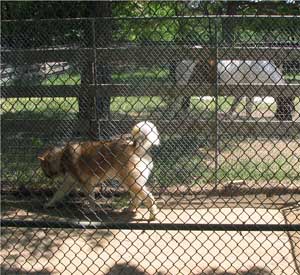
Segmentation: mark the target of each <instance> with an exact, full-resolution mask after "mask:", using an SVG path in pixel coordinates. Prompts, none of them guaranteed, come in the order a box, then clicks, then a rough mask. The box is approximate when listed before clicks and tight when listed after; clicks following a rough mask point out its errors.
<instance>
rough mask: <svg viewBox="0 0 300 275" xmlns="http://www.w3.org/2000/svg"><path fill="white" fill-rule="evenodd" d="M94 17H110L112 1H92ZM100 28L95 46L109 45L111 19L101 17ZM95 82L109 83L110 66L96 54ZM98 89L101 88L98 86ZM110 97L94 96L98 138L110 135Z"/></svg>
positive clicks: (103, 46)
mask: <svg viewBox="0 0 300 275" xmlns="http://www.w3.org/2000/svg"><path fill="white" fill-rule="evenodd" d="M93 4H94V15H95V17H100V18H103V17H112V3H111V2H109V1H103V2H93ZM100 22H101V28H99V27H100V26H97V24H96V29H95V41H96V42H95V43H96V48H97V47H100V48H106V47H109V45H110V44H111V40H112V21H111V20H110V19H108V20H106V19H102V20H101V21H100ZM95 62H96V84H107V83H111V67H110V64H108V63H107V62H106V61H105V60H101V59H99V60H98V58H97V56H96V60H95ZM98 89H101V87H99V88H98ZM110 99H111V98H110V97H109V96H96V118H97V127H98V129H97V134H98V137H99V138H100V139H106V138H109V137H110V133H109V132H108V126H109V125H108V124H109V120H110V117H111V115H110Z"/></svg>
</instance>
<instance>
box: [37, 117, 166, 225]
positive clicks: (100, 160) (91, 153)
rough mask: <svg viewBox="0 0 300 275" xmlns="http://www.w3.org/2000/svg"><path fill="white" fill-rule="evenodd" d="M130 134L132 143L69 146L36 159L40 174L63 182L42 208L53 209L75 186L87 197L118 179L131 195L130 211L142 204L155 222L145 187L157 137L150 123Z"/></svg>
mask: <svg viewBox="0 0 300 275" xmlns="http://www.w3.org/2000/svg"><path fill="white" fill-rule="evenodd" d="M131 134H132V140H131V141H128V140H124V139H122V138H120V139H116V140H111V141H90V142H79V143H73V142H72V143H68V144H66V145H65V146H54V147H51V148H50V149H47V150H46V151H45V152H44V153H43V154H42V155H40V156H39V157H38V159H39V160H40V162H41V167H42V170H43V172H44V173H45V175H46V176H47V177H50V178H54V177H56V176H60V175H64V179H65V180H64V183H63V184H62V186H61V187H60V188H59V189H58V191H57V192H56V193H55V194H54V196H53V198H52V199H51V200H50V201H49V202H48V203H46V205H45V207H53V206H54V205H55V204H56V203H57V202H59V201H61V200H62V199H63V197H64V196H65V195H66V194H68V193H69V192H70V191H71V190H72V189H73V188H74V187H76V185H77V184H79V186H80V187H81V188H82V190H83V191H84V192H85V194H86V195H87V196H89V195H90V194H91V192H92V191H93V189H94V187H95V186H96V184H97V183H99V182H104V181H105V180H107V179H117V180H118V181H119V182H120V183H121V184H122V185H123V186H124V187H125V188H126V189H127V190H128V191H129V192H130V195H131V198H132V200H131V205H130V207H129V210H130V211H133V212H135V211H136V209H137V208H138V207H139V206H140V204H141V203H144V204H145V206H146V207H147V208H148V209H149V211H150V218H149V219H150V220H154V219H155V215H156V214H157V212H158V209H157V207H156V204H155V200H154V197H153V195H152V194H151V193H150V192H149V191H148V189H147V188H146V183H147V181H148V178H149V176H150V174H151V170H152V168H153V162H152V158H151V156H150V155H149V153H148V151H149V149H150V148H151V147H152V146H153V145H159V143H160V141H159V134H158V131H157V129H156V127H155V126H154V124H153V123H151V122H149V121H143V122H140V123H138V124H136V125H135V126H134V127H133V129H132V132H131Z"/></svg>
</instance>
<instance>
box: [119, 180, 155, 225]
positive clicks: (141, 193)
mask: <svg viewBox="0 0 300 275" xmlns="http://www.w3.org/2000/svg"><path fill="white" fill-rule="evenodd" d="M123 183H124V184H125V185H126V186H127V187H128V189H129V191H130V192H131V193H132V194H134V196H135V198H134V199H133V201H135V202H139V203H140V202H142V203H144V204H145V205H146V207H147V208H148V210H149V211H150V217H149V220H155V217H156V215H157V213H158V209H157V206H156V204H155V199H154V197H153V195H152V194H151V192H150V191H148V190H147V188H146V186H145V185H140V184H139V183H138V178H137V179H136V178H134V177H133V176H128V177H127V178H126V179H125V180H124V182H123Z"/></svg>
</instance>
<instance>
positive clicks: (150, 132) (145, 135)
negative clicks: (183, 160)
mask: <svg viewBox="0 0 300 275" xmlns="http://www.w3.org/2000/svg"><path fill="white" fill-rule="evenodd" d="M131 134H132V137H133V142H134V144H136V147H140V148H142V149H144V150H145V151H147V150H148V149H150V148H151V147H152V146H153V145H159V144H160V141H159V134H158V131H157V128H156V127H155V125H154V124H153V123H152V122H149V121H142V122H139V123H138V124H136V125H135V126H134V127H133V129H132V132H131Z"/></svg>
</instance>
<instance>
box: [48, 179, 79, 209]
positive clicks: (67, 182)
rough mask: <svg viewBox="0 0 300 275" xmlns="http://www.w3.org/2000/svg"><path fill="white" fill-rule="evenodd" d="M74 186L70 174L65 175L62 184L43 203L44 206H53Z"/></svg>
mask: <svg viewBox="0 0 300 275" xmlns="http://www.w3.org/2000/svg"><path fill="white" fill-rule="evenodd" d="M74 187H75V180H74V179H73V177H72V176H71V175H66V176H65V179H64V183H63V185H62V186H61V187H60V188H59V189H58V190H57V191H56V193H55V194H54V196H53V197H52V199H51V200H50V201H49V202H47V203H46V204H45V206H44V207H45V208H50V207H54V206H55V204H56V203H58V202H60V201H61V200H62V199H63V198H64V197H65V196H66V195H68V194H69V193H70V191H71V190H72V189H73V188H74Z"/></svg>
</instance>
